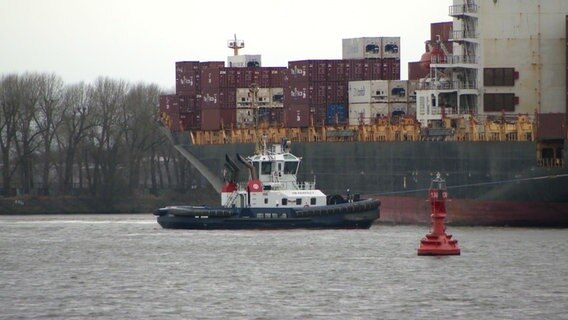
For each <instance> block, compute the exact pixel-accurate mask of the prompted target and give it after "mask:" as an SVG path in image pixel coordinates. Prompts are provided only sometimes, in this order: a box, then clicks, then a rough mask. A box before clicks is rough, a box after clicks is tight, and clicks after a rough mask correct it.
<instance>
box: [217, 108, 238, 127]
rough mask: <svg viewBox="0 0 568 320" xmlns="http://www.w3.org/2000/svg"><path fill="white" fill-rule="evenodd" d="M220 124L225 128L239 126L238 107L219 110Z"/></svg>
mask: <svg viewBox="0 0 568 320" xmlns="http://www.w3.org/2000/svg"><path fill="white" fill-rule="evenodd" d="M219 121H220V123H219V126H220V127H222V128H225V129H229V128H232V127H237V109H221V110H219Z"/></svg>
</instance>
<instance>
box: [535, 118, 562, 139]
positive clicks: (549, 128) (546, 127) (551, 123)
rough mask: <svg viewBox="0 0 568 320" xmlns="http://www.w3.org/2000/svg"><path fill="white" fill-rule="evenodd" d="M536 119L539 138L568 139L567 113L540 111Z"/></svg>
mask: <svg viewBox="0 0 568 320" xmlns="http://www.w3.org/2000/svg"><path fill="white" fill-rule="evenodd" d="M536 121H537V124H538V126H537V131H536V138H537V139H539V140H546V139H549V140H550V139H558V140H562V139H566V134H567V129H566V128H567V126H566V124H567V121H568V116H567V115H566V114H565V113H539V114H537V118H536Z"/></svg>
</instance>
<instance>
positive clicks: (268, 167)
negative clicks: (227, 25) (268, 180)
mask: <svg viewBox="0 0 568 320" xmlns="http://www.w3.org/2000/svg"><path fill="white" fill-rule="evenodd" d="M271 172H272V162H270V161H262V162H261V163H260V173H261V174H270V173H271Z"/></svg>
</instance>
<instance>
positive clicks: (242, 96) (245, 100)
mask: <svg viewBox="0 0 568 320" xmlns="http://www.w3.org/2000/svg"><path fill="white" fill-rule="evenodd" d="M235 94H236V96H237V106H238V107H239V108H241V107H248V106H249V105H250V102H251V101H252V99H251V97H250V94H249V88H237V89H236V92H235Z"/></svg>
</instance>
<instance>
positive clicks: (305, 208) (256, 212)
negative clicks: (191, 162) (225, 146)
mask: <svg viewBox="0 0 568 320" xmlns="http://www.w3.org/2000/svg"><path fill="white" fill-rule="evenodd" d="M259 149H260V150H259V151H258V152H257V153H256V154H255V155H253V156H251V157H247V158H245V157H243V156H241V155H240V154H237V159H238V160H239V162H241V163H242V164H243V165H244V166H245V167H247V168H248V171H249V179H248V182H246V183H238V182H237V180H238V176H239V171H240V169H239V166H238V165H237V164H236V163H235V161H234V160H233V159H231V158H230V157H229V156H228V155H225V174H224V176H225V183H224V184H223V187H222V190H221V205H220V206H216V207H210V206H185V205H184V206H168V207H165V208H160V209H158V210H156V212H155V213H154V214H155V215H156V216H157V220H158V223H159V224H160V225H161V226H162V227H163V228H167V229H296V228H301V229H368V228H370V227H371V225H372V224H373V222H374V221H375V220H376V219H378V218H379V215H380V213H379V212H380V210H379V207H380V201H379V200H376V199H361V197H360V196H359V195H358V194H354V195H351V194H350V193H349V191H348V192H347V195H346V197H343V196H341V195H331V196H326V195H325V194H324V193H323V192H322V191H320V190H318V189H316V188H315V178H314V181H313V182H301V183H300V182H298V181H297V177H296V175H297V172H298V169H299V166H300V162H301V160H302V159H301V158H300V157H297V156H295V155H293V154H292V153H290V142H289V141H287V140H286V139H283V140H282V143H281V144H274V145H271V146H270V148H268V147H267V144H266V139H263V142H262V144H261V146H260V148H259Z"/></svg>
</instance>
